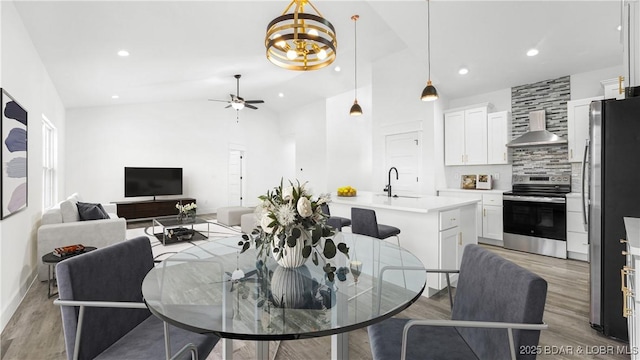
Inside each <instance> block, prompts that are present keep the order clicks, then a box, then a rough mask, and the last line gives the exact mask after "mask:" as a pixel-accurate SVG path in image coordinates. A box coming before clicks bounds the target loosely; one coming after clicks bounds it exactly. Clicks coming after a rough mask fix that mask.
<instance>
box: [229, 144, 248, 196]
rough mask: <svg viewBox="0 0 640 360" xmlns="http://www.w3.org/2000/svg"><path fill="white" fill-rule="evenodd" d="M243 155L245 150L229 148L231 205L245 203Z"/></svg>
mask: <svg viewBox="0 0 640 360" xmlns="http://www.w3.org/2000/svg"><path fill="white" fill-rule="evenodd" d="M243 157H244V152H243V151H241V150H229V180H228V183H229V206H242V204H243V192H242V191H243V186H242V182H243V180H244V177H243V164H242V160H243Z"/></svg>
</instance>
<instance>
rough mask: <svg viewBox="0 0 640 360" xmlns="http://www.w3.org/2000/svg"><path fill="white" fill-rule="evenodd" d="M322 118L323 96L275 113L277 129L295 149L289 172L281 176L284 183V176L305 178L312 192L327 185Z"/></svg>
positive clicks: (324, 130) (303, 180)
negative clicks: (278, 114) (308, 102)
mask: <svg viewBox="0 0 640 360" xmlns="http://www.w3.org/2000/svg"><path fill="white" fill-rule="evenodd" d="M326 118H327V116H326V108H325V101H324V100H320V101H316V102H314V103H311V104H305V105H304V106H301V107H298V108H294V109H290V110H289V111H286V112H284V113H281V114H280V117H279V119H280V126H281V132H282V133H283V134H286V136H287V138H288V139H289V146H293V148H294V149H295V158H294V161H295V163H294V167H293V172H291V171H287V172H286V173H287V174H288V176H283V180H284V182H285V184H286V183H287V181H288V180H291V181H294V182H295V181H296V179H297V180H299V181H300V183H304V182H305V181H308V188H309V189H310V190H311V191H312V192H313V193H314V194H315V195H318V194H319V193H321V192H325V191H326V188H327V175H326V173H327V159H326V146H327V144H326V143H327V137H326V127H327V126H326V123H327V121H326ZM291 144H293V145H291ZM283 175H285V174H283ZM278 183H279V182H278ZM274 185H275V184H274Z"/></svg>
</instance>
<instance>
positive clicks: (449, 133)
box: [444, 110, 465, 165]
mask: <svg viewBox="0 0 640 360" xmlns="http://www.w3.org/2000/svg"><path fill="white" fill-rule="evenodd" d="M444 163H445V165H464V163H465V162H464V110H461V111H455V112H451V113H446V114H444Z"/></svg>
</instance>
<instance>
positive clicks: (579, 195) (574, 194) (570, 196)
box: [566, 192, 582, 198]
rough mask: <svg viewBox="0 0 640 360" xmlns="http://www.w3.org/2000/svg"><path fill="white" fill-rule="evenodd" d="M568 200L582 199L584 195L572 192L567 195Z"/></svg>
mask: <svg viewBox="0 0 640 360" xmlns="http://www.w3.org/2000/svg"><path fill="white" fill-rule="evenodd" d="M566 197H568V198H582V193H576V192H571V193H568V194H567V195H566Z"/></svg>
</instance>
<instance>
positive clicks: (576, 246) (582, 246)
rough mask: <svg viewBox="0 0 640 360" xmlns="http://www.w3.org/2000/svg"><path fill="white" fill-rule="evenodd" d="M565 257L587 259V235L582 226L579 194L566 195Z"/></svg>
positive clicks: (582, 218) (582, 219)
mask: <svg viewBox="0 0 640 360" xmlns="http://www.w3.org/2000/svg"><path fill="white" fill-rule="evenodd" d="M567 257H568V258H569V259H574V260H582V261H589V235H588V233H587V231H586V230H585V227H584V216H583V214H582V198H581V197H579V196H567Z"/></svg>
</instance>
